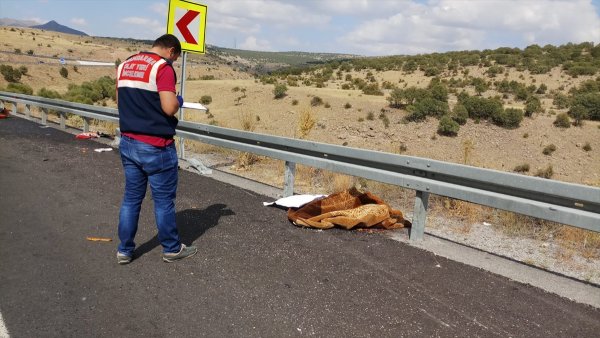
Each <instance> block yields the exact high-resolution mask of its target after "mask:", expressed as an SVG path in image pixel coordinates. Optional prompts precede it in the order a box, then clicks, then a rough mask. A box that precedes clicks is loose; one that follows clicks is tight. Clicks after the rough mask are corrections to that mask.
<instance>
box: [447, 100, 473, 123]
mask: <svg viewBox="0 0 600 338" xmlns="http://www.w3.org/2000/svg"><path fill="white" fill-rule="evenodd" d="M450 117H452V119H453V120H454V121H456V123H458V124H460V125H461V126H462V125H464V124H465V123H467V119H468V118H469V112H468V111H467V108H465V106H463V105H462V104H460V103H458V104H457V105H455V106H454V109H453V110H452V114H451V115H450Z"/></svg>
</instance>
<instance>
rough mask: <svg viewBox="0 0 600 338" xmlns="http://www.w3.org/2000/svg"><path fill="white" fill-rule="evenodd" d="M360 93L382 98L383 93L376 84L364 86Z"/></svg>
mask: <svg viewBox="0 0 600 338" xmlns="http://www.w3.org/2000/svg"><path fill="white" fill-rule="evenodd" d="M362 91H363V93H364V94H365V95H377V96H383V92H382V91H381V90H380V89H379V86H378V85H377V83H372V84H369V85H366V86H364V87H363V89H362Z"/></svg>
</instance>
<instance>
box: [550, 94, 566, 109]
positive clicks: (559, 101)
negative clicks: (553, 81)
mask: <svg viewBox="0 0 600 338" xmlns="http://www.w3.org/2000/svg"><path fill="white" fill-rule="evenodd" d="M552 104H553V105H554V106H555V107H556V108H558V109H564V108H567V107H568V106H569V97H568V96H567V95H565V94H563V93H556V94H555V95H554V99H553V100H552Z"/></svg>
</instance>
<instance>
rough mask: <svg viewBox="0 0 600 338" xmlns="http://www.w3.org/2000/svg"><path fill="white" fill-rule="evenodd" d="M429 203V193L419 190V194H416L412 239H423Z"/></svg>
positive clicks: (411, 231) (411, 230)
mask: <svg viewBox="0 0 600 338" xmlns="http://www.w3.org/2000/svg"><path fill="white" fill-rule="evenodd" d="M428 205H429V193H428V192H426V191H419V190H417V195H416V196H415V211H414V213H413V222H412V227H411V228H410V235H409V237H410V240H411V241H414V240H422V239H423V235H424V234H425V221H426V220H427V206H428Z"/></svg>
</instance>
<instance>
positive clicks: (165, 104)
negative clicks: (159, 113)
mask: <svg viewBox="0 0 600 338" xmlns="http://www.w3.org/2000/svg"><path fill="white" fill-rule="evenodd" d="M158 95H159V96H160V107H161V108H162V110H163V112H165V114H167V116H173V115H175V114H177V112H178V111H179V101H177V95H175V93H173V92H171V91H161V92H158Z"/></svg>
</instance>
